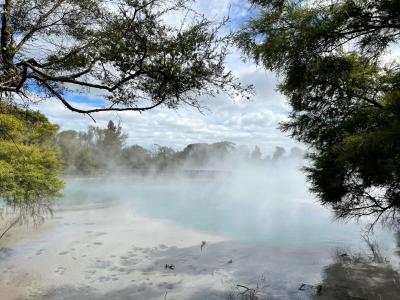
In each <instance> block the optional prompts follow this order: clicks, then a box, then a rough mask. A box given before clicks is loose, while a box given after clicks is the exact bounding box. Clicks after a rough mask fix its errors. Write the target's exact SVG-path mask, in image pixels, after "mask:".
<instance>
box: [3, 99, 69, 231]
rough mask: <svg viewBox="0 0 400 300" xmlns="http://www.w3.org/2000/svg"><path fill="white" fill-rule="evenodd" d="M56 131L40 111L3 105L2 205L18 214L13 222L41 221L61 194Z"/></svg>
mask: <svg viewBox="0 0 400 300" xmlns="http://www.w3.org/2000/svg"><path fill="white" fill-rule="evenodd" d="M57 131H58V126H57V125H54V124H51V123H49V121H48V120H47V119H46V118H45V117H44V116H43V115H42V114H40V113H37V112H33V111H29V110H21V109H18V108H15V107H12V106H8V105H4V104H0V202H3V203H4V204H5V206H4V205H0V207H2V209H5V210H9V209H11V212H12V214H13V215H14V216H16V218H15V220H14V221H13V222H12V224H13V223H16V222H22V221H27V220H28V219H29V218H32V219H33V220H34V221H39V220H40V219H41V218H42V217H43V215H44V213H45V212H48V211H50V210H51V204H52V201H53V200H54V199H55V198H56V197H58V196H60V193H59V191H60V189H61V188H62V186H63V183H62V181H61V180H60V179H59V176H60V175H61V162H60V158H59V154H58V151H57V148H56V146H55V144H54V138H55V135H56V133H57ZM12 224H11V225H12ZM2 236H3V233H2V232H0V238H1V237H2Z"/></svg>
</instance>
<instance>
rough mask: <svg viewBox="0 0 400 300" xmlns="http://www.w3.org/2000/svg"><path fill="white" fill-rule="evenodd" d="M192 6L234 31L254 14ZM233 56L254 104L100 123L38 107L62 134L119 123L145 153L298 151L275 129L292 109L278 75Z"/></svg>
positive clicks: (56, 107)
mask: <svg viewBox="0 0 400 300" xmlns="http://www.w3.org/2000/svg"><path fill="white" fill-rule="evenodd" d="M193 6H194V8H195V9H196V10H198V11H200V12H203V13H204V14H205V15H206V16H207V17H208V18H211V19H215V20H221V19H222V18H223V16H226V15H227V14H228V13H229V15H230V17H231V22H230V25H229V26H230V28H231V29H237V28H238V27H239V26H240V24H241V23H242V22H243V21H245V20H246V19H248V18H249V16H250V13H251V9H250V8H251V7H250V5H249V4H248V3H247V2H246V1H243V0H196V1H195V2H194V4H193ZM167 21H168V20H167ZM168 22H169V21H168ZM171 22H173V20H171ZM231 52H232V53H231V54H230V55H229V57H228V59H227V62H226V63H227V67H228V68H229V69H231V70H232V71H233V73H234V74H235V75H236V76H237V77H238V78H239V80H240V81H241V82H243V83H245V84H253V85H254V87H255V95H254V96H252V97H251V99H250V100H235V99H230V98H229V97H227V96H225V95H218V97H215V98H204V99H201V101H202V104H203V105H205V106H206V107H207V109H206V110H204V111H203V113H200V112H199V111H197V110H196V109H194V108H188V107H181V108H180V109H178V110H168V109H167V108H165V107H161V108H157V109H153V110H150V111H146V112H143V113H138V112H119V113H116V112H104V113H97V114H95V115H94V118H95V120H96V123H94V122H93V120H92V119H91V118H90V117H88V116H84V115H80V114H77V113H74V112H71V111H69V110H67V109H66V108H65V107H64V106H63V105H62V104H61V103H60V102H58V101H56V100H54V99H53V100H49V101H46V102H44V103H41V104H39V105H38V106H37V109H39V110H40V111H41V112H43V113H44V114H45V115H46V116H47V117H48V118H49V119H50V121H52V122H54V123H57V124H59V125H60V126H61V130H69V129H73V130H86V129H87V127H88V126H90V125H97V126H101V127H104V126H106V124H107V122H108V121H109V120H113V121H114V122H116V123H118V122H120V123H121V126H122V128H123V131H124V132H126V133H128V135H129V138H128V140H127V144H128V145H131V144H139V145H142V146H144V147H146V148H151V147H152V145H154V144H159V145H164V146H169V147H172V148H174V149H176V150H181V149H183V148H184V147H185V146H186V145H187V144H191V143H213V142H218V141H231V142H234V143H235V144H237V145H247V146H249V147H250V148H253V147H254V146H255V145H258V146H259V147H260V148H261V151H262V152H263V153H264V154H266V155H270V154H272V153H273V152H274V149H275V147H276V146H282V147H284V148H286V149H287V150H289V149H290V148H291V147H294V146H300V147H301V145H299V144H298V143H296V142H295V141H294V140H292V139H291V138H289V137H288V136H287V134H284V133H282V132H281V131H280V130H279V129H278V128H277V127H278V124H279V122H281V121H284V120H286V119H287V115H288V112H289V106H288V104H287V102H286V99H285V98H284V97H283V96H282V95H280V93H279V92H277V91H276V85H277V82H278V81H277V78H276V76H275V75H274V74H272V73H270V72H267V71H265V70H264V69H263V68H262V67H257V66H256V65H255V64H254V63H252V62H243V61H242V59H241V55H240V52H239V51H238V50H237V49H232V51H231ZM68 99H69V100H70V101H71V102H75V103H79V106H80V107H87V108H89V107H91V106H95V105H96V104H97V105H98V104H99V103H100V104H101V102H102V101H101V99H98V98H96V96H95V95H90V94H89V95H88V96H78V95H73V94H71V95H68Z"/></svg>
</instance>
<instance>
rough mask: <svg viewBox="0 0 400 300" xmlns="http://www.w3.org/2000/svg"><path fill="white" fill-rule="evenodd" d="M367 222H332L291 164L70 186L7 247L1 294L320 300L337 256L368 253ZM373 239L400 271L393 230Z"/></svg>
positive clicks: (0, 258) (0, 262)
mask: <svg viewBox="0 0 400 300" xmlns="http://www.w3.org/2000/svg"><path fill="white" fill-rule="evenodd" d="M365 226H366V223H357V222H354V221H352V222H347V223H346V222H343V221H340V222H339V221H337V220H335V218H334V216H333V214H332V213H331V212H330V210H329V209H328V208H325V207H322V206H321V205H320V204H319V203H318V202H317V201H316V199H315V198H314V197H313V196H312V195H311V194H310V193H309V192H308V189H307V183H306V181H305V177H304V175H303V174H302V173H301V171H299V166H298V164H297V163H295V162H286V163H285V164H284V165H273V164H272V165H270V166H269V167H268V168H255V167H254V168H248V167H247V168H242V169H238V170H235V171H233V172H232V173H226V174H225V175H224V176H218V177H216V178H207V177H205V176H199V177H191V178H187V177H185V176H181V175H179V174H178V175H177V174H163V175H160V176H132V175H129V176H126V175H124V176H123V175H120V176H104V177H101V178H85V179H82V178H80V179H66V188H65V190H64V196H63V198H62V199H60V201H59V202H58V203H57V205H56V211H55V215H54V216H53V218H51V219H48V220H47V221H46V222H45V223H44V224H43V225H41V226H39V227H37V228H32V227H26V226H22V227H20V228H17V229H15V230H14V231H13V232H10V234H9V236H8V237H7V238H6V239H5V240H4V241H1V242H0V248H1V252H0V269H1V271H2V275H1V278H0V291H2V292H1V296H0V299H102V300H103V299H104V300H105V299H191V300H197V299H198V300H200V299H247V298H238V297H240V293H241V292H244V291H245V288H244V287H246V288H250V289H255V290H257V293H258V295H259V297H260V299H264V298H262V297H264V296H265V299H312V298H313V297H314V295H315V287H317V286H318V284H320V283H321V282H322V281H323V280H324V278H326V277H327V275H328V274H327V271H326V270H329V267H330V266H332V265H333V264H334V263H335V260H336V259H337V256H338V254H341V255H346V256H347V255H352V254H355V253H364V254H367V253H368V251H367V248H366V245H365V243H364V242H363V240H362V235H363V234H365V230H366V227H365ZM373 238H374V240H376V241H377V242H378V244H379V245H380V248H381V251H382V253H383V254H384V256H385V257H386V258H387V260H388V262H390V263H392V265H393V266H394V268H397V267H398V258H397V256H396V255H395V252H396V240H395V238H394V233H393V232H391V231H390V230H388V229H382V228H380V227H377V228H376V229H375V231H374V235H373ZM202 244H203V246H202V247H201V245H202ZM302 284H304V288H302V289H299V287H301V286H302ZM238 285H239V286H238ZM241 286H243V287H241Z"/></svg>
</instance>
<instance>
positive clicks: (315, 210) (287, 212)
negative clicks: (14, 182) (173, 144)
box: [59, 166, 394, 251]
mask: <svg viewBox="0 0 400 300" xmlns="http://www.w3.org/2000/svg"><path fill="white" fill-rule="evenodd" d="M280 172H283V174H280ZM272 174H273V177H272ZM270 175H271V176H270ZM171 177H172V178H171ZM121 204H122V205H125V206H127V207H129V208H131V209H132V211H134V212H136V213H138V214H140V215H142V216H145V217H148V218H156V219H165V220H169V221H173V222H175V223H177V224H179V225H182V226H184V227H186V228H192V229H196V230H200V231H202V232H205V233H208V234H215V235H218V236H222V237H224V238H226V239H230V240H236V241H248V242H261V243H266V244H268V245H274V246H284V247H292V248H301V249H313V250H332V249H341V250H352V251H357V250H361V249H363V248H364V246H365V245H364V242H363V241H362V239H361V236H362V234H365V232H366V229H367V228H368V227H367V223H365V222H364V223H362V222H355V221H350V222H344V221H338V220H335V218H334V216H333V214H332V213H331V212H330V211H329V209H328V208H325V207H322V206H321V205H320V204H319V203H318V202H317V201H316V200H315V199H314V197H313V196H312V195H311V194H310V193H309V192H308V191H307V185H306V182H305V181H304V177H303V174H301V172H300V171H298V170H297V169H296V167H295V166H292V168H291V169H289V170H288V169H286V170H281V169H279V168H277V169H275V170H273V171H270V172H268V173H267V172H261V171H258V172H256V173H255V171H253V172H252V173H250V174H249V175H248V176H246V174H245V173H244V174H243V173H242V172H238V173H236V174H235V173H234V174H232V175H231V176H229V177H226V178H218V179H213V180H211V179H206V178H192V179H187V178H186V179H185V178H181V177H179V176H164V177H134V176H131V177H122V176H121V177H114V178H108V179H107V178H102V179H75V180H74V179H71V180H68V181H67V188H66V190H65V196H64V198H63V199H62V201H61V202H60V204H59V205H60V209H88V208H99V207H110V206H115V205H121ZM374 237H375V239H377V240H378V241H379V243H380V244H381V245H382V247H384V248H391V247H393V246H394V244H393V243H394V241H393V235H392V233H391V232H390V231H388V230H384V229H382V228H380V227H379V226H377V227H376V229H375V236H374Z"/></svg>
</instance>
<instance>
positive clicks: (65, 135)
mask: <svg viewBox="0 0 400 300" xmlns="http://www.w3.org/2000/svg"><path fill="white" fill-rule="evenodd" d="M127 138H128V135H127V134H125V133H123V131H122V128H121V126H120V125H119V124H118V125H116V124H114V122H112V121H109V122H108V125H107V127H106V128H100V127H95V126H90V127H89V128H88V130H87V131H80V132H77V131H74V130H67V131H62V132H60V133H59V134H58V135H57V139H56V141H57V145H58V147H59V149H60V151H61V158H62V161H63V166H64V174H66V175H86V176H89V175H96V174H101V173H108V172H113V171H119V172H127V171H131V172H151V171H156V172H162V171H173V170H179V169H181V170H182V169H185V170H193V169H216V170H217V169H233V168H234V167H235V166H236V165H238V164H240V163H255V164H258V165H259V164H260V163H267V162H270V161H275V160H279V159H282V158H295V159H301V158H303V157H304V152H303V151H302V150H301V149H299V148H297V147H294V148H292V149H291V150H290V152H289V153H286V151H285V149H284V148H282V147H276V148H275V152H274V153H273V155H272V157H268V156H267V157H264V156H263V154H262V153H261V150H260V148H259V147H258V146H255V147H254V149H250V148H249V147H247V146H236V145H235V144H234V143H231V142H226V141H223V142H217V143H213V144H206V143H197V144H189V145H187V146H186V147H185V148H184V149H183V150H182V151H176V150H174V149H173V148H170V147H166V146H160V145H154V147H153V149H152V150H149V149H146V148H143V147H142V146H139V145H129V146H127V145H126V140H127Z"/></svg>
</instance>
